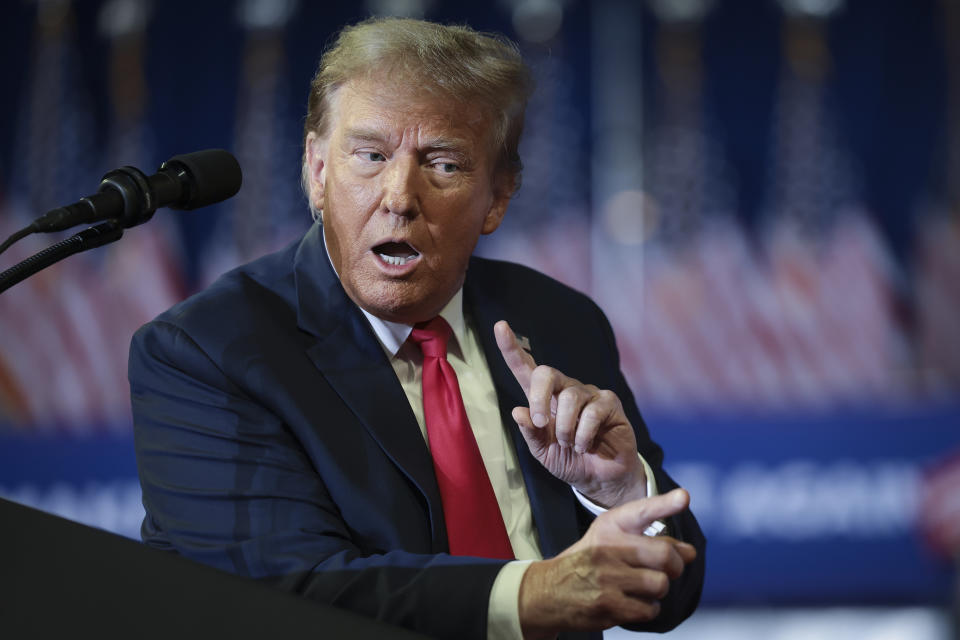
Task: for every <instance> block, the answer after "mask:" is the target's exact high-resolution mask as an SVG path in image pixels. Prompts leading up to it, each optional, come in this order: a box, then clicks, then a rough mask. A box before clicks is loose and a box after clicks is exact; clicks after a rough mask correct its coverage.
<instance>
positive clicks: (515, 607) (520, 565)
mask: <svg viewBox="0 0 960 640" xmlns="http://www.w3.org/2000/svg"><path fill="white" fill-rule="evenodd" d="M531 562H533V560H514V561H513V562H508V563H507V564H505V565H503V568H502V569H500V573H498V574H497V578H496V580H494V581H493V588H492V589H490V604H489V606H488V607H487V640H523V632H522V631H521V629H520V582H521V581H522V580H523V575H524V574H525V573H526V572H527V567H529V566H530V563H531Z"/></svg>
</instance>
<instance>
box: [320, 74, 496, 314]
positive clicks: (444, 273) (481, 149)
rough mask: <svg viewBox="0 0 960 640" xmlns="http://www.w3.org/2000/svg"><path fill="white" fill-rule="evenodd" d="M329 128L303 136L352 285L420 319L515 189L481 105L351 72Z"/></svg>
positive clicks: (336, 260) (459, 272) (374, 308)
mask: <svg viewBox="0 0 960 640" xmlns="http://www.w3.org/2000/svg"><path fill="white" fill-rule="evenodd" d="M331 116H332V118H331V119H330V125H329V132H328V134H327V135H326V136H325V137H323V138H320V137H318V136H316V135H314V134H312V133H311V134H310V135H308V137H307V161H308V165H309V170H310V181H311V183H310V197H311V200H312V202H313V204H314V206H316V207H317V208H320V209H323V225H324V235H325V237H326V241H327V248H328V250H329V252H330V258H331V259H332V261H333V265H334V267H335V268H336V270H337V273H338V274H339V276H340V281H341V282H342V283H343V288H344V289H345V290H346V292H347V295H349V296H350V298H351V299H352V300H353V301H354V302H356V303H357V304H358V305H360V306H361V307H362V308H364V309H365V310H367V311H368V312H370V313H372V314H373V315H375V316H377V317H380V318H383V319H385V320H392V321H395V322H405V323H415V322H420V321H423V320H428V319H430V318H432V317H433V316H435V315H437V313H439V311H440V310H441V309H442V308H443V306H444V305H445V304H446V303H447V301H448V300H449V299H450V298H451V297H452V296H453V294H454V293H456V291H457V289H459V288H460V286H461V285H462V284H463V279H464V275H465V273H466V270H467V262H468V260H469V258H470V254H471V253H472V252H473V248H474V246H476V243H477V240H478V239H479V237H480V234H486V233H491V232H493V231H494V230H495V229H496V228H497V227H498V226H499V224H500V221H501V220H502V219H503V214H504V212H505V211H506V207H507V203H508V202H509V197H510V187H511V186H512V185H511V184H510V182H509V181H508V180H503V179H500V180H498V177H497V176H496V175H495V173H494V154H493V153H492V145H491V140H490V138H491V136H490V129H491V126H490V122H489V119H488V118H486V117H484V116H483V114H482V112H481V111H480V110H479V109H477V108H475V107H472V106H471V105H465V104H462V103H458V102H453V101H444V100H442V99H439V98H436V97H434V96H429V95H426V94H424V95H423V96H422V97H421V96H418V95H416V92H415V91H412V90H409V89H402V88H398V87H397V86H396V83H390V82H388V81H386V82H382V83H376V82H373V81H357V80H353V81H350V82H347V83H346V84H344V85H343V86H342V87H341V88H340V89H339V90H338V91H337V93H336V95H334V97H333V99H332V100H331Z"/></svg>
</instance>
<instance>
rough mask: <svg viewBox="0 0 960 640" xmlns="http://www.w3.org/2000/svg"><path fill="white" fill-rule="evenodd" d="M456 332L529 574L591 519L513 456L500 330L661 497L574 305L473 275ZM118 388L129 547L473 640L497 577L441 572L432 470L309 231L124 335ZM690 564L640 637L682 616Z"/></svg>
mask: <svg viewBox="0 0 960 640" xmlns="http://www.w3.org/2000/svg"><path fill="white" fill-rule="evenodd" d="M464 311H465V313H466V314H468V315H469V316H470V317H471V318H472V319H473V321H474V323H475V326H476V327H477V328H478V333H479V336H480V340H481V343H482V347H483V350H484V353H485V355H486V359H487V362H488V364H489V367H490V371H491V374H492V376H493V380H494V384H495V386H496V389H497V395H498V399H499V403H500V408H501V412H502V415H503V422H504V424H505V425H507V427H508V429H509V430H510V433H511V435H512V437H513V442H514V444H515V447H516V450H517V453H518V457H519V461H520V466H521V469H522V472H523V477H524V480H525V483H526V487H527V492H528V494H529V497H530V502H531V507H532V510H533V518H534V523H535V526H536V529H537V533H538V535H539V540H540V546H541V549H542V551H543V553H544V556H552V555H555V554H557V553H558V552H560V551H561V550H563V549H564V548H565V547H567V546H568V545H570V544H572V543H573V542H574V541H576V540H577V539H578V538H579V537H580V536H581V535H582V533H583V531H584V530H585V528H586V527H587V526H588V525H589V521H590V516H589V514H587V513H586V511H585V510H584V509H583V508H582V507H580V506H579V505H578V503H577V502H576V499H575V498H574V496H573V494H572V492H571V490H570V488H569V487H568V486H567V485H566V484H564V483H563V482H560V481H558V480H557V479H555V478H554V477H553V476H551V475H550V474H549V473H548V472H546V471H545V470H544V469H543V467H542V466H541V465H540V464H539V463H538V462H536V460H534V459H533V458H532V456H530V454H529V452H528V449H527V447H526V444H525V443H524V442H523V440H522V437H521V435H520V433H519V430H518V429H517V428H516V426H515V424H514V423H513V421H512V419H511V418H510V410H511V409H512V408H513V407H514V406H517V405H520V404H526V401H525V398H524V395H523V392H522V390H521V389H520V387H519V385H518V384H517V382H516V381H515V380H514V378H513V376H512V375H511V373H510V371H509V369H508V368H507V367H506V365H505V364H504V362H503V359H502V357H501V356H500V354H499V351H498V350H497V347H496V343H495V341H494V337H493V324H494V323H495V322H496V321H497V320H500V319H505V320H508V321H509V322H510V324H511V326H512V327H513V328H514V330H515V331H516V332H517V333H519V334H521V335H524V336H526V337H528V338H529V340H530V345H531V352H532V353H533V356H534V357H535V358H536V359H537V361H538V362H539V363H543V364H549V365H552V366H555V367H557V368H558V369H560V370H561V371H563V372H564V373H566V374H568V375H571V376H574V377H576V378H579V379H581V380H583V381H587V382H590V383H592V384H596V385H597V386H599V387H601V388H608V389H611V390H613V391H615V392H616V393H617V394H618V395H619V397H620V399H621V400H622V401H623V404H624V407H625V409H626V412H627V416H628V418H629V419H630V420H631V422H632V423H633V425H634V426H635V428H636V431H637V440H638V442H639V448H640V452H641V453H642V455H643V456H644V458H645V459H646V460H647V461H648V462H649V464H650V465H651V466H652V467H653V469H654V472H655V474H656V479H657V483H658V485H659V487H660V488H661V490H663V491H666V490H669V489H671V488H673V487H674V486H675V483H674V482H673V481H672V480H671V479H670V478H669V477H668V476H667V475H666V474H665V473H664V472H663V471H662V469H661V467H660V465H661V461H662V453H661V451H660V449H659V448H658V447H657V446H656V445H655V444H654V443H653V442H652V441H651V440H650V438H649V436H648V434H647V430H646V428H645V426H644V423H643V420H642V419H641V417H640V414H639V412H638V410H637V408H636V404H635V402H634V400H633V396H632V394H631V392H630V390H629V389H628V388H627V386H626V383H625V382H624V379H623V377H622V375H621V373H620V369H619V362H618V355H617V350H616V346H615V344H614V339H613V334H612V332H611V330H610V326H609V324H608V323H607V320H606V318H605V317H604V316H603V314H602V313H601V311H600V310H599V308H598V307H597V306H596V305H595V304H594V303H593V302H591V301H590V300H589V299H588V298H587V297H586V296H584V295H582V294H580V293H577V292H575V291H573V290H571V289H569V288H567V287H565V286H563V285H561V284H559V283H557V282H556V281H554V280H551V279H549V278H547V277H546V276H543V275H541V274H539V273H536V272H534V271H532V270H530V269H527V268H524V267H520V266H517V265H513V264H508V263H503V262H495V261H490V260H483V259H479V258H474V259H472V261H471V263H470V267H469V270H468V273H467V279H466V283H465V285H464ZM129 373H130V388H131V394H132V400H133V413H134V424H135V443H136V452H137V462H138V466H139V472H140V480H141V484H142V488H143V501H144V506H145V508H146V512H147V515H146V518H145V519H144V523H143V530H142V534H143V538H144V540H145V542H146V543H148V544H150V545H152V546H155V547H159V548H164V549H170V550H175V551H176V552H178V553H180V554H182V555H184V556H187V557H189V558H192V559H194V560H197V561H200V562H203V563H206V564H209V565H213V566H215V567H219V568H221V569H224V570H227V571H230V572H233V573H238V574H242V575H247V576H251V577H255V578H259V579H264V580H268V581H270V582H273V583H275V584H277V585H279V586H281V587H282V588H285V589H288V590H291V591H295V592H298V593H301V594H303V595H305V596H307V597H310V598H315V599H317V600H320V601H323V602H327V603H331V604H334V605H337V606H342V607H345V608H349V609H352V610H354V611H358V612H360V613H363V614H366V615H369V616H372V617H376V618H379V619H382V620H385V621H387V622H391V623H393V624H397V625H402V626H406V627H410V628H413V629H417V630H420V631H422V632H424V633H427V634H430V635H434V636H437V637H451V638H471V637H472V638H478V639H481V638H484V637H485V633H486V616H487V602H488V597H489V592H490V588H491V586H492V584H493V581H494V578H495V577H496V574H497V572H498V571H499V570H500V567H501V565H502V564H503V561H499V560H489V559H479V558H464V557H453V556H450V555H448V553H447V551H448V547H447V538H446V531H445V527H444V520H443V513H442V507H441V502H440V494H439V491H438V489H437V484H436V480H435V478H434V474H433V465H432V462H431V459H430V453H429V451H428V449H427V447H426V444H425V443H424V440H423V437H422V435H421V432H420V429H419V427H418V425H417V422H416V418H415V417H414V415H413V412H412V411H411V409H410V406H409V403H408V401H407V398H406V396H405V395H404V392H403V390H402V388H401V386H400V383H399V382H398V380H397V378H396V375H395V374H394V371H393V369H392V367H391V366H390V363H389V361H388V359H387V356H386V355H385V354H384V351H383V349H382V348H381V346H380V344H379V343H378V342H377V339H376V337H375V336H374V334H373V332H372V330H371V328H370V326H369V324H368V323H367V321H366V319H365V318H364V317H363V315H362V314H361V313H360V311H359V309H358V308H357V307H356V305H355V304H353V302H352V301H351V300H350V299H349V298H348V297H347V295H346V294H345V292H344V290H343V288H342V287H341V285H340V282H339V280H338V279H337V277H336V274H335V273H334V271H333V269H332V268H331V266H330V264H329V261H328V259H327V256H326V252H325V250H324V247H323V240H322V232H321V229H320V227H319V225H314V227H313V228H312V229H311V230H310V231H309V232H308V233H307V234H306V235H305V236H304V238H303V239H302V240H301V241H300V242H299V243H297V244H294V245H292V246H291V247H289V248H288V249H286V250H284V251H281V252H278V253H275V254H272V255H269V256H266V257H264V258H261V259H259V260H257V261H255V262H252V263H250V264H248V265H246V266H244V267H241V268H239V269H236V270H234V271H232V272H230V273H228V274H226V275H225V276H223V277H222V278H220V279H219V280H218V281H217V282H216V283H214V284H213V285H212V286H211V287H209V288H208V289H206V290H205V291H203V292H201V293H200V294H198V295H196V296H193V297H192V298H190V299H188V300H186V301H184V302H182V303H180V304H178V305H177V306H175V307H173V308H172V309H170V310H169V311H167V312H166V313H164V314H162V315H161V316H159V317H158V318H157V319H156V320H154V321H153V322H151V323H149V324H147V325H146V326H144V327H143V328H141V329H140V331H138V332H137V334H136V335H135V336H134V339H133V343H132V346H131V351H130V371H129ZM671 527H672V532H673V534H674V535H675V536H677V537H679V538H682V539H684V540H687V541H690V542H691V543H693V544H694V545H696V546H697V547H698V548H699V551H700V554H701V555H700V556H699V558H698V560H697V561H696V563H694V564H693V565H691V566H690V567H689V568H688V569H687V571H686V572H685V574H684V576H683V577H682V578H680V579H679V580H677V581H675V582H674V584H673V587H672V589H671V592H670V595H669V596H668V597H667V598H666V599H665V600H664V602H663V603H662V612H661V614H660V616H659V617H658V618H657V620H655V621H654V622H653V623H651V624H649V625H646V626H645V628H648V629H651V630H666V629H669V628H672V627H673V626H675V625H676V624H678V623H679V622H680V621H681V620H682V619H683V618H685V617H686V616H688V615H689V614H690V613H691V612H692V611H693V609H694V607H695V606H696V604H697V601H698V599H699V594H700V589H701V585H702V580H703V551H704V549H703V545H704V542H703V537H702V534H701V533H700V530H699V527H698V526H697V524H696V521H695V520H694V519H693V516H692V515H690V514H689V513H685V514H683V515H682V516H680V517H677V518H674V519H673V522H672V523H671Z"/></svg>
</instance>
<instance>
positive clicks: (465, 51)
mask: <svg viewBox="0 0 960 640" xmlns="http://www.w3.org/2000/svg"><path fill="white" fill-rule="evenodd" d="M374 74H377V75H379V74H387V75H388V77H390V78H391V79H392V80H394V81H397V82H401V83H404V84H407V85H408V86H411V87H414V86H415V87H417V89H418V90H421V91H425V92H427V93H432V94H436V95H438V96H442V97H447V98H453V99H454V100H456V101H459V102H464V103H471V104H474V105H477V106H479V107H480V108H481V109H482V110H484V111H485V112H486V113H488V115H489V116H491V117H492V119H493V122H494V129H493V132H492V133H493V143H494V144H495V146H496V149H497V153H498V157H497V163H496V170H497V171H498V172H505V173H506V174H507V175H509V176H510V178H511V179H512V181H513V188H514V190H516V188H518V187H519V186H520V174H521V171H522V169H523V164H522V163H521V162H520V153H519V150H518V148H519V146H520V134H521V133H522V131H523V114H524V110H525V109H526V104H527V98H528V97H529V95H530V92H531V90H532V84H533V83H532V79H531V76H530V71H529V69H528V68H527V66H526V64H524V62H523V59H522V57H521V56H520V52H519V50H518V49H517V46H516V44H514V43H513V42H512V41H510V40H508V39H507V38H505V37H503V36H499V35H496V34H484V33H479V32H477V31H474V30H473V29H471V28H470V27H467V26H458V25H449V26H448V25H442V24H437V23H434V22H426V21H423V20H411V19H406V18H371V19H369V20H365V21H363V22H360V23H358V24H355V25H351V26H347V27H344V28H343V30H341V31H340V33H339V34H338V36H337V38H336V40H335V41H334V43H333V45H332V46H331V47H329V48H328V49H327V50H326V51H325V52H324V54H323V56H322V57H321V58H320V65H319V67H318V68H317V73H316V74H315V75H314V77H313V81H312V82H311V83H310V96H309V99H308V101H307V118H306V122H305V123H304V131H303V138H304V142H306V138H307V136H308V135H309V134H310V133H314V134H316V135H318V136H320V137H323V136H325V135H326V134H327V133H328V128H329V126H330V106H331V98H332V97H333V95H334V94H335V93H336V91H337V89H339V88H340V87H341V86H343V84H344V83H346V82H347V81H349V80H352V79H364V78H369V77H370V76H373V75H374ZM309 186H310V180H309V167H308V166H307V154H306V149H304V155H303V187H304V192H305V193H306V194H307V200H308V201H309V200H310V189H309ZM310 207H311V209H312V208H313V203H312V202H311V203H310ZM314 213H316V212H314Z"/></svg>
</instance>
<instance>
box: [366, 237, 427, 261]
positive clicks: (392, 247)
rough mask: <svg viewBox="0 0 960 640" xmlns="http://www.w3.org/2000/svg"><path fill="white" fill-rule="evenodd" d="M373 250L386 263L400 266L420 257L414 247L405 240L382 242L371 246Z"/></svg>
mask: <svg viewBox="0 0 960 640" xmlns="http://www.w3.org/2000/svg"><path fill="white" fill-rule="evenodd" d="M373 252H374V253H376V254H377V256H379V257H380V259H381V260H383V261H384V262H385V263H387V264H392V265H395V266H400V265H404V264H407V263H408V262H412V261H414V260H416V259H417V258H419V257H420V254H419V253H418V252H417V250H416V249H414V248H413V247H411V246H410V245H409V244H407V243H406V242H384V243H383V244H378V245H377V246H375V247H374V248H373Z"/></svg>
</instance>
